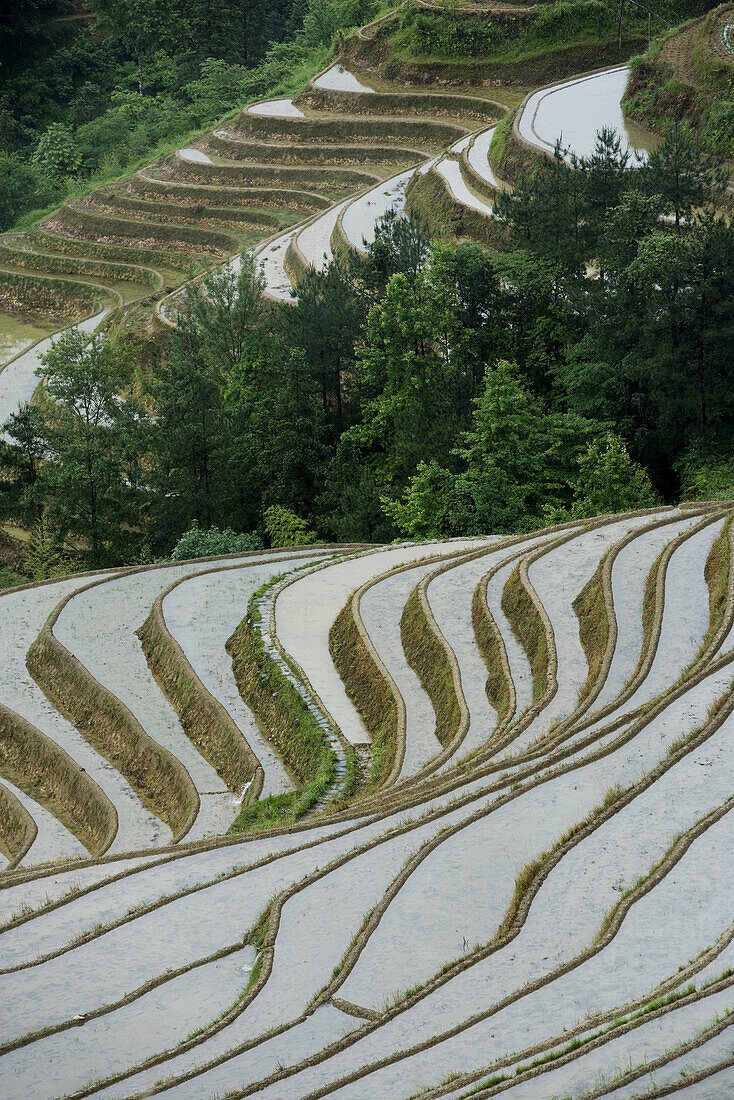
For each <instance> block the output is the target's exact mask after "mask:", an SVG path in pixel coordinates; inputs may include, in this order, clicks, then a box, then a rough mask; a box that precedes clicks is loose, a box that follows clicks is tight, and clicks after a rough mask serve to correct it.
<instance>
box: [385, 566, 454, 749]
mask: <svg viewBox="0 0 734 1100" xmlns="http://www.w3.org/2000/svg"><path fill="white" fill-rule="evenodd" d="M429 616H430V617H429ZM431 619H433V616H432V615H431V614H430V609H429V608H427V606H426V599H425V593H424V592H423V590H422V587H421V585H420V584H418V585H416V587H415V588H414V589H413V591H412V592H411V593H410V595H409V596H408V599H407V600H406V603H405V608H404V610H403V614H402V617H401V619H400V636H401V639H402V643H403V650H404V652H405V657H406V659H407V661H408V664H409V665H410V666H411V668H412V669H413V670H414V671H415V673H416V674H417V676H418V679H419V680H420V682H421V684H422V685H423V687H424V689H425V691H426V694H427V695H428V698H429V699H430V700H431V704H432V706H433V709H434V711H435V712H436V737H437V738H438V740H439V741H440V742H441V744H442V745H443V746H444V747H446V746H447V745H449V744H450V743H451V742H452V741H453V740H454V738H455V737H456V735H457V734H458V732H459V726H460V724H461V720H462V717H463V712H466V704H465V703H464V706H463V708H462V705H461V702H460V701H459V696H458V694H457V691H456V686H455V683H454V669H453V668H452V666H451V661H450V660H449V657H448V653H447V651H446V646H445V644H442V643H441V640H439V637H438V636H437V633H436V629H437V628H435V620H434V623H433V624H432V623H431V621H430V620H431ZM462 702H463V700H462Z"/></svg>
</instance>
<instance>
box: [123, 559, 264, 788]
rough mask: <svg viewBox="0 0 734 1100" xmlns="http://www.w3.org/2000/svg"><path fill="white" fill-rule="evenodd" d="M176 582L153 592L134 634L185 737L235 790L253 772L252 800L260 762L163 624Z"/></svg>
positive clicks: (260, 777)
mask: <svg viewBox="0 0 734 1100" xmlns="http://www.w3.org/2000/svg"><path fill="white" fill-rule="evenodd" d="M188 579H189V578H184V580H188ZM180 583H181V582H180V581H176V582H174V583H173V584H172V585H170V586H169V587H168V588H167V589H165V590H164V591H163V592H162V593H161V594H160V595H159V596H158V598H157V600H156V601H155V603H154V604H153V607H152V608H151V610H150V614H149V615H148V617H147V619H146V620H145V622H144V623H143V625H142V626H141V627H140V629H139V630H138V632H137V633H138V637H139V638H140V642H141V645H142V647H143V652H144V654H145V659H146V660H147V662H148V667H149V668H150V670H151V672H152V673H153V676H154V677H155V680H156V682H157V684H158V685H159V687H160V689H161V691H162V692H163V694H164V695H165V696H166V698H167V699H168V701H169V703H170V704H171V706H172V707H173V709H174V710H175V712H176V714H177V715H178V718H179V721H180V722H181V725H182V727H183V730H184V732H185V734H186V736H187V737H188V738H189V739H190V740H191V741H192V742H193V744H194V745H196V748H197V749H198V750H199V752H200V753H201V755H202V756H203V757H204V759H205V760H207V761H208V762H209V763H210V764H211V766H212V767H213V768H214V770H215V771H216V773H217V775H219V776H220V777H221V779H223V780H224V782H225V783H226V784H227V786H228V787H229V789H230V790H232V791H239V790H240V788H241V787H243V786H245V784H246V783H249V782H250V780H252V779H253V778H254V777H255V776H257V778H256V779H255V783H254V784H253V786H252V787H251V788H250V790H249V791H248V801H253V800H254V799H256V798H257V797H258V795H259V794H260V791H261V790H262V783H263V772H262V767H261V766H260V761H259V760H258V758H257V756H256V755H255V753H254V752H253V751H252V749H251V747H250V746H249V745H248V743H247V740H246V739H245V736H244V734H243V733H242V731H241V730H240V728H239V727H238V726H237V724H236V723H235V721H234V719H233V718H232V717H231V715H230V714H229V712H228V711H227V710H226V709H225V708H224V707H223V706H222V704H221V703H220V702H219V700H218V699H215V697H214V696H213V695H212V694H211V692H209V691H208V690H207V689H206V688H205V687H204V685H203V683H202V682H201V680H200V679H199V677H198V676H197V675H196V673H195V672H194V670H193V668H192V667H191V665H190V663H189V661H188V660H187V658H186V655H185V653H184V651H183V650H182V649H181V646H180V645H179V644H178V642H177V641H176V639H175V638H174V637H173V636H172V635H171V633H170V631H169V629H168V627H167V625H166V620H165V616H164V614H163V600H164V599H165V598H166V596H167V595H168V593H169V592H171V591H172V589H174V588H176V587H177V585H178V584H180Z"/></svg>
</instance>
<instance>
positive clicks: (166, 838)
mask: <svg viewBox="0 0 734 1100" xmlns="http://www.w3.org/2000/svg"><path fill="white" fill-rule="evenodd" d="M731 516H732V513H731V509H730V507H729V506H727V505H724V504H716V503H708V504H697V505H690V506H681V507H679V508H671V509H658V510H650V511H646V512H642V513H635V514H629V515H623V516H607V517H601V518H599V519H596V520H593V521H584V522H574V523H569V524H566V525H564V526H561V527H556V528H552V529H548V530H546V531H540V532H532V533H531V534H529V535H527V536H515V537H490V538H485V539H467V540H451V541H448V542H429V543H414V544H402V545H392V546H386V547H370V548H359V547H344V546H342V547H308V548H302V549H295V550H294V549H291V550H282V551H277V550H274V551H266V552H259V553H251V554H247V555H241V556H231V557H228V558H224V559H209V560H206V561H198V562H184V563H176V564H175V565H170V566H159V567H148V568H142V569H128V570H119V571H114V572H106V573H103V574H99V575H95V576H88V577H76V578H67V579H65V580H63V581H52V582H47V583H43V584H39V585H35V586H27V587H25V588H23V589H19V590H15V591H10V592H8V593H6V594H4V595H2V596H0V602H1V603H2V611H3V625H4V629H3V632H2V646H3V654H2V655H3V660H2V662H0V667H2V668H3V670H4V671H3V674H2V679H1V680H0V702H1V703H2V707H1V708H0V731H1V736H0V748H1V749H2V760H1V762H0V777H1V778H0V782H1V783H2V788H1V789H0V846H1V848H2V852H3V857H2V858H3V864H2V866H3V871H2V873H1V874H0V1094H1V1095H2V1096H3V1097H8V1098H12V1100H20V1098H25V1097H28V1098H33V1100H43V1098H48V1100H51V1098H58V1097H75V1098H81V1097H86V1096H95V1097H104V1098H105V1100H108V1098H110V1100H111V1098H112V1097H127V1098H132V1097H143V1096H152V1095H165V1096H169V1095H170V1096H172V1097H173V1096H175V1097H177V1098H179V1097H181V1098H184V1097H187V1098H189V1097H190V1098H197V1100H200V1098H203V1097H206V1098H214V1097H224V1096H228V1097H235V1096H237V1097H244V1096H255V1095H257V1096H258V1097H265V1098H267V1100H270V1098H278V1100H286V1098H288V1100H290V1098H293V1100H303V1098H309V1100H316V1098H317V1097H325V1096H329V1097H331V1096H334V1097H340V1098H341V1097H344V1098H349V1100H363V1098H364V1100H366V1098H368V1097H369V1098H372V1097H375V1096H378V1097H389V1098H391V1100H392V1098H395V1100H397V1098H406V1100H407V1098H408V1097H412V1096H415V1095H417V1094H418V1093H420V1095H421V1096H428V1097H431V1098H433V1097H436V1098H438V1097H442V1098H451V1100H456V1098H458V1097H460V1096H465V1095H467V1094H469V1093H471V1095H473V1096H481V1097H485V1096H486V1097H488V1096H494V1095H498V1094H500V1093H502V1094H504V1093H509V1094H511V1095H512V1096H516V1097H518V1098H522V1100H525V1098H527V1097H537V1098H538V1100H548V1098H549V1097H552V1096H557V1097H574V1098H581V1097H586V1098H590V1097H602V1096H604V1097H610V1098H614V1100H619V1098H621V1097H634V1096H640V1095H643V1094H644V1095H645V1096H648V1095H650V1096H663V1095H668V1094H669V1093H670V1092H671V1091H676V1092H677V1091H681V1092H682V1095H684V1096H689V1095H690V1096H691V1097H694V1096H695V1097H697V1098H699V1097H709V1096H711V1097H722V1096H726V1095H728V1090H729V1084H730V1082H731V1079H732V1073H733V1072H734V1056H733V1055H732V1042H731V1039H730V1033H729V1032H728V1026H729V1024H730V1023H731V1022H732V1021H733V1020H734V1015H732V1011H733V1010H734V990H733V989H732V981H733V980H734V979H733V978H732V973H733V972H734V943H733V942H732V941H733V940H734V925H733V924H732V923H731V913H732V905H733V903H734V897H733V896H731V895H732V889H733V887H732V883H733V882H734V877H733V876H732V874H731V870H732V856H731V852H732V842H733V841H734V814H733V813H732V810H733V809H734V796H733V795H732V787H731V775H732V766H733V765H734V759H733V758H732V752H733V751H734V750H733V749H732V746H733V745H734V739H733V738H732V720H733V719H732V711H734V694H733V693H732V680H733V678H734V634H733V633H732V627H733V623H734V574H732V570H731V560H732V527H731ZM238 689H239V690H238ZM309 730H311V734H312V733H313V731H314V730H316V731H317V732H316V737H317V741H318V744H319V745H320V746H321V751H323V753H326V754H327V755H328V757H329V760H330V767H329V770H328V782H327V783H326V785H325V786H323V785H322V789H320V791H319V792H318V796H317V797H314V798H313V799H312V800H311V802H310V803H309V804H308V805H305V807H304V812H301V813H300V815H299V814H298V813H294V812H293V810H292V803H288V804H287V806H288V807H290V808H286V809H284V810H283V811H282V816H281V818H280V823H278V821H277V819H271V818H267V819H259V820H260V824H261V825H264V826H266V827H264V828H257V827H256V826H257V824H258V817H257V814H256V812H255V811H256V810H257V804H258V801H263V800H266V799H267V798H268V796H270V795H273V796H275V797H276V798H281V799H282V798H288V797H289V792H291V793H292V792H294V791H299V790H300V791H305V790H306V789H307V785H308V782H309V778H310V775H311V772H310V771H309V768H311V769H312V767H313V763H312V762H311V763H309V761H308V760H307V757H308V752H307V751H306V748H304V746H307V744H309V743H310V744H311V745H313V742H308V737H309V736H311V734H309V732H308V731H309ZM29 750H30V751H29ZM319 766H320V765H319ZM248 805H249V809H248V808H247V807H248ZM283 805H286V804H285V803H284V804H283ZM243 807H244V808H245V809H244V812H243V813H241V810H242V808H243ZM238 815H239V817H238ZM236 818H238V825H237V828H238V829H245V831H244V832H242V831H240V832H228V830H229V829H230V827H231V826H232V824H233V822H234V821H235V819H236ZM274 822H275V823H274Z"/></svg>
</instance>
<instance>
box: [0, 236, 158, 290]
mask: <svg viewBox="0 0 734 1100" xmlns="http://www.w3.org/2000/svg"><path fill="white" fill-rule="evenodd" d="M6 263H7V264H11V265H13V266H14V267H23V268H28V269H30V270H32V271H34V272H48V273H51V274H71V275H94V276H97V277H98V278H102V279H104V278H107V279H120V280H123V281H127V282H134V283H141V284H142V285H143V286H149V287H151V288H152V289H154V290H160V288H161V286H162V285H163V279H162V277H161V276H160V275H159V274H158V272H157V271H154V270H152V269H151V268H146V267H138V266H136V265H133V264H115V263H105V262H104V261H103V260H95V259H92V258H87V257H77V256H67V257H64V256H62V255H53V254H49V253H47V252H33V251H31V250H30V249H24V248H8V247H7V245H5V244H3V243H2V242H0V264H6Z"/></svg>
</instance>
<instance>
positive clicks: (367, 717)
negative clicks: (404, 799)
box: [329, 597, 402, 793]
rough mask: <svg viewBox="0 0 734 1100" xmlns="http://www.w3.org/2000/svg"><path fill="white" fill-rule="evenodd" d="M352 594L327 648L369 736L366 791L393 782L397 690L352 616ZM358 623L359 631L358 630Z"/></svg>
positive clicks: (337, 619)
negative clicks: (369, 752) (386, 676)
mask: <svg viewBox="0 0 734 1100" xmlns="http://www.w3.org/2000/svg"><path fill="white" fill-rule="evenodd" d="M354 602H355V601H354V597H353V598H352V599H351V600H350V601H349V603H347V604H346V605H345V606H344V607H343V608H342V610H341V611H340V612H339V614H338V615H337V617H336V619H335V620H334V623H333V625H332V627H331V630H330V631H329V649H330V651H331V656H332V660H333V661H334V666H335V668H336V670H337V672H338V673H339V675H340V676H341V678H342V682H343V684H344V688H345V690H346V693H347V695H348V696H349V698H350V700H351V701H352V703H353V704H354V706H355V707H356V708H357V711H358V712H359V714H360V716H361V718H362V720H363V722H364V724H365V726H366V727H367V729H368V731H369V734H370V738H371V755H372V760H371V763H370V770H369V774H368V776H367V782H366V786H365V790H366V792H368V793H369V792H372V791H374V790H378V789H380V788H382V787H384V786H386V785H387V784H389V783H390V782H393V781H394V778H393V777H394V774H395V765H396V758H397V745H398V709H399V703H400V705H402V699H400V700H399V702H398V696H397V695H396V689H394V687H393V685H392V682H391V681H388V680H387V679H386V678H385V676H384V675H383V672H382V669H381V662H380V664H378V663H377V662H376V661H375V657H376V654H375V652H374V647H373V646H372V644H371V643H370V642H368V640H366V638H365V634H366V631H365V630H364V625H363V624H362V623H361V619H360V620H359V625H358V621H357V620H356V619H355V608H354ZM360 626H361V628H362V629H361V630H360Z"/></svg>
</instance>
